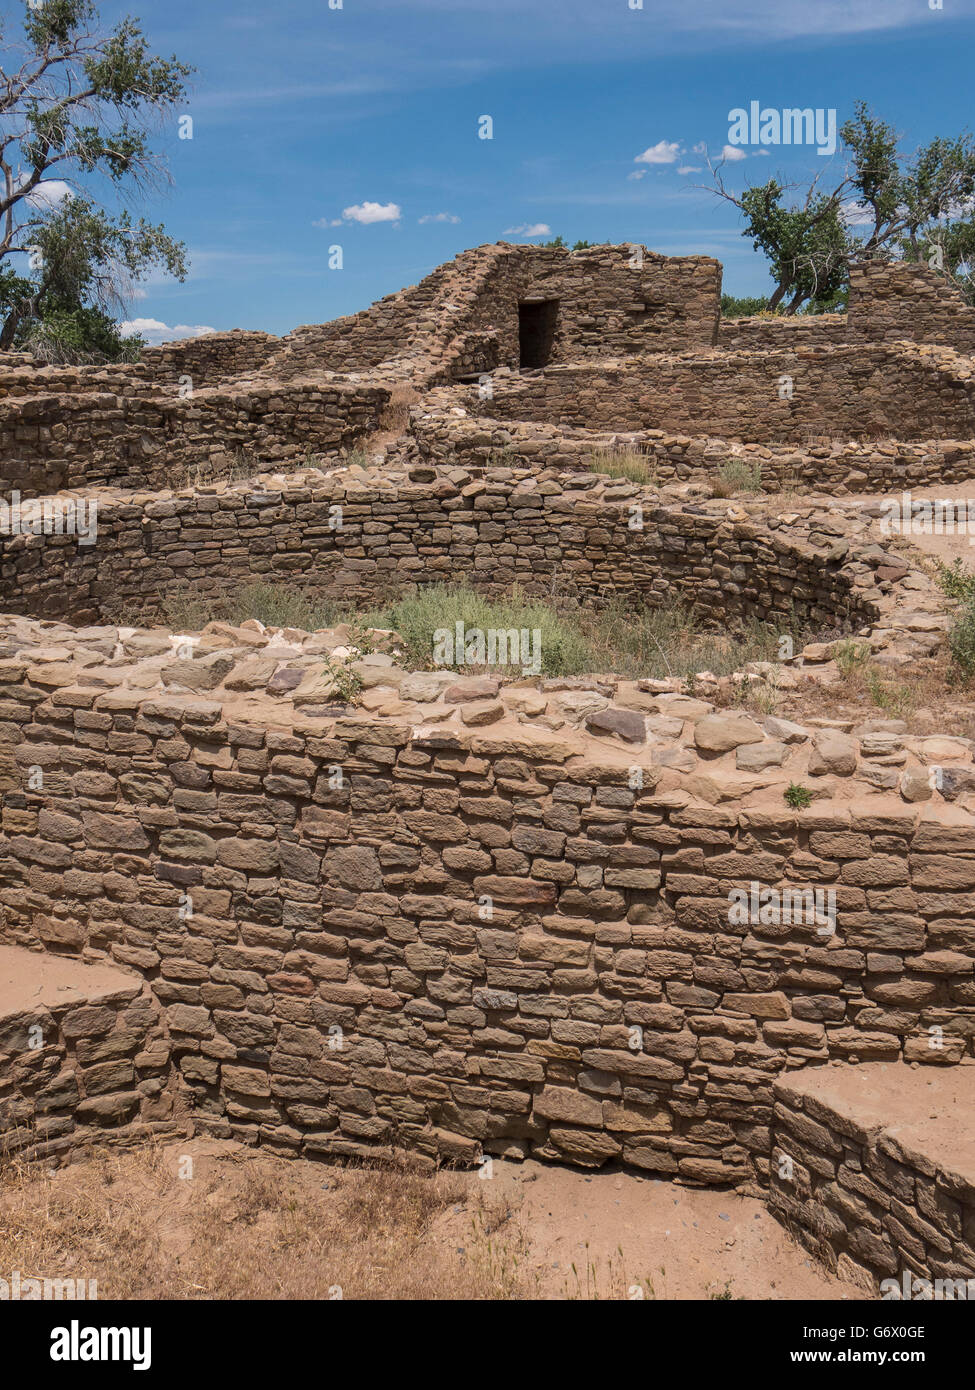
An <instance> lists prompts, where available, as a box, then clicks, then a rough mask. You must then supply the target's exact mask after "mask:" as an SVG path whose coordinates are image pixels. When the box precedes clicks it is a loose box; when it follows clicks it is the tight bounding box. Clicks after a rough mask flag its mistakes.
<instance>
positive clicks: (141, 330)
mask: <svg viewBox="0 0 975 1390" xmlns="http://www.w3.org/2000/svg"><path fill="white" fill-rule="evenodd" d="M119 331H120V332H121V334H122V337H123V338H130V337H132V336H133V335H134V334H136V333H137V334H138V335H139V337H140V338H145V340H146V342H147V343H149V344H150V345H151V346H153V347H155V346H158V344H159V343H169V342H172V341H173V340H174V339H177V338H203V337H205V336H206V334H207V333H215V332H216V329H215V328H210V327H208V326H207V325H206V324H202V323H195V324H190V323H177V324H174V325H173V327H172V328H170V327H169V326H168V325H167V324H165V323H161V322H160V321H159V319H126V321H125V323H122V324H120V325H119Z"/></svg>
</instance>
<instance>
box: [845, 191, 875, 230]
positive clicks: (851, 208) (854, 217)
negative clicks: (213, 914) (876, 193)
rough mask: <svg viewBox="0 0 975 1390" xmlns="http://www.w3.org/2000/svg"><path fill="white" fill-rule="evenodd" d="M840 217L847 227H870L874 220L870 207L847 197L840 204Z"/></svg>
mask: <svg viewBox="0 0 975 1390" xmlns="http://www.w3.org/2000/svg"><path fill="white" fill-rule="evenodd" d="M840 219H841V220H842V221H843V222H845V223H846V225H847V226H848V227H872V226H873V222H874V217H873V213H872V212H871V210H870V208H868V207H866V206H865V205H864V204H863V203H858V202H857V200H856V199H855V198H849V199H847V201H846V202H845V203H841V204H840Z"/></svg>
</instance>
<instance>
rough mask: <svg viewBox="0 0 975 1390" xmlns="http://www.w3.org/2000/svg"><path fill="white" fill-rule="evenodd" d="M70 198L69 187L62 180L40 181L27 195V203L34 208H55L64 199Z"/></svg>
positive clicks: (72, 193) (71, 194)
mask: <svg viewBox="0 0 975 1390" xmlns="http://www.w3.org/2000/svg"><path fill="white" fill-rule="evenodd" d="M72 197H74V192H73V190H72V188H71V185H70V184H67V183H65V182H64V180H63V179H42V180H41V182H40V183H39V184H38V185H37V187H36V188H35V189H34V191H33V193H28V195H27V201H28V203H30V204H31V205H32V206H33V207H35V208H56V207H57V205H58V203H61V202H63V201H64V199H65V198H72Z"/></svg>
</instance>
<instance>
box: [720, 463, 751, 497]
mask: <svg viewBox="0 0 975 1390" xmlns="http://www.w3.org/2000/svg"><path fill="white" fill-rule="evenodd" d="M761 490H762V465H761V463H759V461H758V460H757V459H756V460H755V462H754V463H751V462H749V460H748V459H742V458H729V459H725V461H724V463H722V464H721V465H720V467H719V468H718V476H717V479H716V481H715V484H714V495H715V497H731V496H732V495H733V494H734V493H736V492H761Z"/></svg>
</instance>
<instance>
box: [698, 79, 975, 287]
mask: <svg viewBox="0 0 975 1390" xmlns="http://www.w3.org/2000/svg"><path fill="white" fill-rule="evenodd" d="M840 137H841V140H842V144H843V147H844V149H845V151H846V156H847V164H846V170H845V172H844V175H843V177H842V178H841V179H840V181H839V182H838V183H837V184H836V186H835V187H834V188H833V189H832V191H830V192H823V191H821V189H820V187H819V184H820V181H821V178H822V174H817V176H816V178H814V179H813V180H812V182H811V184H810V185H809V186H808V187H807V188H806V190H805V192H804V194H802V195H801V196H800V197H799V198H793V199H792V200H788V198H787V195H788V194H789V193H790V192H792V191H794V190H795V189H796V188H797V187H798V185H796V184H790V185H784V184H781V183H780V182H779V181H778V180H777V179H775V178H771V179H769V180H768V182H767V183H765V184H763V185H761V186H756V187H752V188H747V189H745V191H744V192H743V193H741V194H740V195H736V194H734V193H731V192H729V190H728V189H727V188H726V187H725V184H724V180H723V177H722V173H721V169H722V165H723V163H724V161H723V160H721V161H719V163H718V164H717V165H713V164H712V163H711V160H710V159H708V167H709V168H710V170H711V174H712V179H713V181H714V186H713V188H712V189H711V191H712V192H714V193H715V194H717V196H718V197H721V198H724V199H725V200H726V201H727V202H730V203H732V204H733V205H734V206H735V207H736V208H738V210H739V212H741V213H742V215H743V216H744V218H745V226H744V228H743V235H744V236H749V237H751V238H752V244H753V246H754V247H755V249H756V250H761V251H763V252H764V254H765V255H766V257H767V258H768V261H769V267H770V269H771V272H772V276H773V278H774V280H775V289H774V290H773V292H772V295H771V296H770V298H769V302H768V307H769V309H772V310H774V309H776V308H778V307H779V306H780V305H784V308H785V310H786V312H787V313H790V314H794V313H796V312H798V311H799V310H800V308H801V307H802V306H803V305H805V306H807V308H809V309H812V310H823V309H829V308H834V307H837V306H838V305H840V304H842V302H843V299H844V296H845V293H846V289H847V286H848V283H849V271H850V265H851V264H852V263H853V262H854V261H856V260H860V259H869V258H875V259H886V260H913V261H919V260H922V259H923V260H925V261H927V262H928V264H929V265H931V266H932V267H933V268H934V269H937V270H941V271H943V272H944V273H945V274H946V275H948V276H950V277H951V278H953V279H954V280H955V281H956V283H958V284H959V285H960V287H961V288H962V290H963V292H964V293H966V295H967V296H968V297H969V299H970V301H971V302H973V303H975V275H973V269H972V267H973V251H975V224H973V222H972V213H973V210H975V202H973V194H975V144H973V142H972V138H971V136H970V135H968V134H967V133H964V134H962V135H960V136H958V137H956V138H955V139H944V138H940V137H939V138H938V139H935V140H932V141H931V142H930V143H929V144H928V145H925V146H923V147H921V148H920V149H918V150H917V151H916V152H915V153H914V155H913V156H911V157H909V158H904V157H903V156H902V155H901V154H900V152H899V149H898V145H899V137H898V135H897V132H896V131H895V130H894V129H893V127H892V126H890V125H889V124H888V123H887V122H886V121H882V120H880V119H879V118H878V117H876V116H874V115H873V114H872V113H871V112H870V111H869V109H868V108H867V106H866V104H865V103H864V102H862V101H860V102H857V104H856V106H855V114H854V116H853V118H852V119H851V120H849V121H847V122H846V123H845V124H844V125H843V127H842V129H841V131H840Z"/></svg>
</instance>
